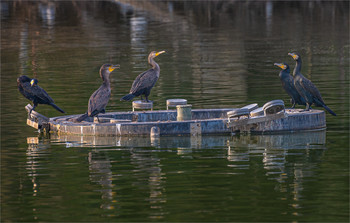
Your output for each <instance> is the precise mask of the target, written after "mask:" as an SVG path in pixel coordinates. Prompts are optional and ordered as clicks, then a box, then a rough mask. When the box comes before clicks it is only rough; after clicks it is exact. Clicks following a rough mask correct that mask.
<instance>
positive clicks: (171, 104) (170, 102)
mask: <svg viewBox="0 0 350 223" xmlns="http://www.w3.org/2000/svg"><path fill="white" fill-rule="evenodd" d="M177 105H187V100H186V99H168V100H166V110H169V108H171V107H176V106H177Z"/></svg>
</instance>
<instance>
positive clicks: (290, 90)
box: [274, 63, 306, 108]
mask: <svg viewBox="0 0 350 223" xmlns="http://www.w3.org/2000/svg"><path fill="white" fill-rule="evenodd" d="M274 65H275V66H278V67H280V68H281V69H282V71H281V72H280V73H279V77H280V79H281V82H282V87H283V88H284V90H285V91H286V92H287V94H288V95H289V96H290V97H291V102H292V108H294V107H295V104H298V105H306V102H305V99H304V98H303V97H301V95H300V94H299V93H298V91H297V89H295V86H294V81H293V77H292V76H291V75H290V74H289V73H290V69H289V65H288V64H286V63H275V64H274Z"/></svg>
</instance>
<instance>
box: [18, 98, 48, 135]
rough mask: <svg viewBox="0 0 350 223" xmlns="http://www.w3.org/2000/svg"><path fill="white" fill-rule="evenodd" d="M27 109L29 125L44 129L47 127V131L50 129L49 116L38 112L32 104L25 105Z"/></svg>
mask: <svg viewBox="0 0 350 223" xmlns="http://www.w3.org/2000/svg"><path fill="white" fill-rule="evenodd" d="M24 108H25V109H26V111H27V112H28V119H27V125H29V126H31V127H33V128H35V129H38V130H42V129H45V131H46V132H48V131H49V128H50V124H49V120H50V119H49V118H48V117H46V116H44V115H42V114H40V113H38V112H36V111H33V110H32V109H33V107H32V105H31V104H27V105H26V106H25V107H24ZM31 110H32V112H31V114H30V117H29V112H30V111H31Z"/></svg>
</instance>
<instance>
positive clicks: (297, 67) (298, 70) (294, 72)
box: [293, 60, 302, 76]
mask: <svg viewBox="0 0 350 223" xmlns="http://www.w3.org/2000/svg"><path fill="white" fill-rule="evenodd" d="M301 65H302V62H301V60H297V62H296V64H295V67H294V71H293V76H295V75H299V74H300V71H301Z"/></svg>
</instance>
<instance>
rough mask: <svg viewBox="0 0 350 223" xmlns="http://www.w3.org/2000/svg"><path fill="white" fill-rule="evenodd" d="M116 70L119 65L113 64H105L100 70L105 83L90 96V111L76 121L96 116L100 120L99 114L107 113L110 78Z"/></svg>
mask: <svg viewBox="0 0 350 223" xmlns="http://www.w3.org/2000/svg"><path fill="white" fill-rule="evenodd" d="M116 68H119V64H118V65H113V64H104V65H102V67H101V68H100V77H101V79H102V81H103V83H102V85H101V86H100V87H99V88H98V89H97V90H96V91H95V92H94V93H93V94H92V95H91V96H90V99H89V104H88V111H87V112H86V113H85V114H83V115H82V116H80V117H78V118H77V119H76V120H75V121H77V122H81V121H83V120H84V119H86V118H87V117H94V116H96V117H97V118H98V116H97V115H98V114H99V113H105V112H106V111H105V108H106V106H107V104H108V101H109V98H110V96H111V87H110V81H109V76H110V74H111V73H112V71H113V70H115V69H116Z"/></svg>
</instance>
